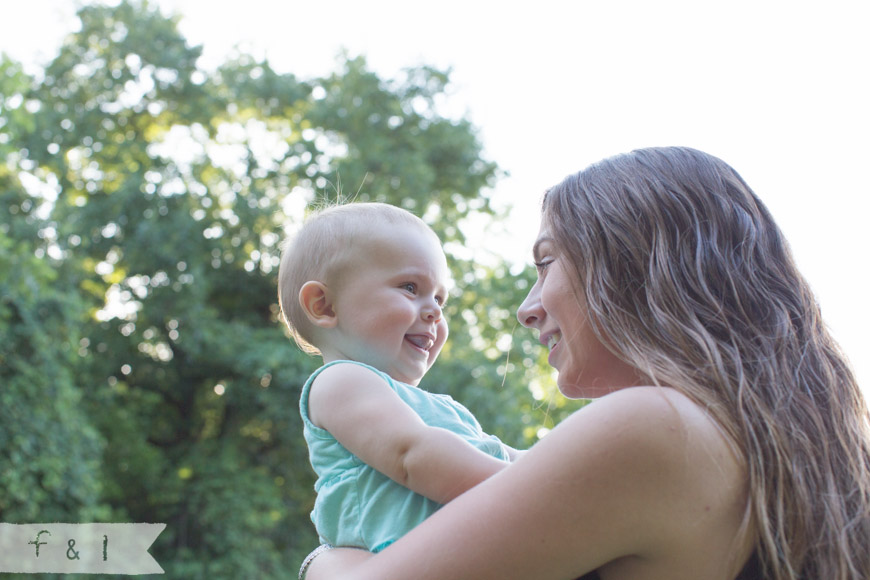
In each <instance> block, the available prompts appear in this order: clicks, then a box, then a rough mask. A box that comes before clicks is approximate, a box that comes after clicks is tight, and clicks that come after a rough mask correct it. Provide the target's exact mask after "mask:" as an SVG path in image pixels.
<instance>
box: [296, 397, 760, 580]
mask: <svg viewBox="0 0 870 580" xmlns="http://www.w3.org/2000/svg"><path fill="white" fill-rule="evenodd" d="M687 407H691V409H690V411H689V412H688V413H687V412H685V409H686V408H687ZM721 437H722V436H721V434H719V433H718V430H717V429H716V428H715V426H714V425H713V424H712V422H710V420H709V419H708V418H706V417H705V416H704V414H703V411H700V410H698V409H697V407H694V404H693V403H691V402H689V401H688V399H685V398H684V397H682V395H678V394H675V392H674V391H671V390H670V389H658V388H647V387H638V388H631V389H625V390H624V391H619V392H616V393H613V394H611V395H608V396H606V397H604V398H602V399H600V400H599V401H596V402H595V403H593V404H591V405H588V406H587V407H584V408H583V409H582V410H580V411H578V412H577V413H575V414H574V415H572V416H571V417H569V418H568V419H566V420H565V421H563V423H562V424H560V425H559V426H558V427H557V428H556V429H554V430H553V431H552V432H551V433H550V434H548V435H547V436H546V437H545V438H544V439H543V440H541V441H540V442H539V443H538V444H537V445H536V446H534V447H533V448H532V449H530V450H529V452H528V453H527V454H526V455H525V456H524V457H523V458H522V460H520V461H518V462H516V463H513V464H511V465H510V466H509V467H508V468H506V469H505V470H503V471H501V472H500V473H498V474H496V475H494V476H493V477H491V478H490V479H488V480H486V481H485V482H483V483H481V484H480V485H478V486H477V487H475V488H473V489H471V490H470V491H468V492H466V493H465V494H463V495H461V496H460V497H458V498H456V499H455V500H454V501H452V502H451V503H449V504H448V505H446V506H444V507H443V508H442V509H441V510H439V511H438V512H436V513H435V514H434V515H432V516H431V517H430V518H428V519H427V520H426V521H425V522H423V523H422V524H420V525H419V526H417V527H416V528H415V529H414V530H412V531H411V532H410V533H408V534H407V535H406V536H404V537H403V538H401V539H399V540H398V541H397V542H396V543H394V544H393V545H391V546H390V547H388V548H387V549H385V550H384V551H383V552H380V553H378V554H376V555H374V556H372V557H371V558H369V559H366V560H364V561H362V562H356V563H353V564H352V565H347V566H345V567H342V564H341V562H336V561H335V560H328V559H324V560H323V562H320V563H318V562H316V560H315V563H314V565H313V566H312V568H311V572H310V574H309V578H308V580H331V579H338V578H341V579H343V580H347V579H353V580H391V579H395V580H403V579H406V578H415V579H416V580H442V579H444V578H450V579H452V580H461V579H469V580H471V579H474V580H487V579H493V580H495V579H498V580H504V579H511V578H516V579H524V580H525V579H528V578H536V579H538V580H548V579H553V580H556V579H565V578H576V577H578V576H582V575H583V574H586V573H589V572H591V571H593V570H597V569H602V568H611V569H615V568H617V567H621V568H622V570H623V572H622V573H621V574H620V576H621V577H641V576H642V577H650V578H701V577H704V578H716V577H719V576H718V573H717V574H713V573H711V572H710V571H711V570H717V569H719V570H720V571H721V570H725V569H727V568H729V567H730V566H732V565H736V564H734V563H729V560H728V558H733V549H732V548H733V546H734V538H735V535H736V530H737V529H739V526H740V522H741V517H742V515H743V513H744V512H743V506H744V505H745V503H744V504H741V503H740V501H737V500H735V499H734V498H737V499H743V496H742V495H741V493H740V492H738V491H735V489H736V488H735V485H734V482H735V481H742V479H741V477H739V476H736V475H735V470H734V469H733V466H734V465H735V463H734V461H733V458H732V459H729V458H728V457H725V455H726V454H727V450H728V446H727V444H726V443H724V440H723V439H722V438H721ZM737 487H739V486H737ZM740 489H742V488H740ZM326 555H329V554H326ZM320 564H323V566H324V567H323V568H319V567H318V566H319V565H320ZM327 565H328V566H329V568H328V569H327V568H326V566H327ZM651 571H652V572H651ZM735 573H736V572H735ZM725 574H727V572H726V573H725ZM721 577H723V578H725V577H727V576H726V575H724V574H723V576H721ZM732 577H733V576H732Z"/></svg>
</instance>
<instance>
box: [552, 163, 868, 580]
mask: <svg viewBox="0 0 870 580" xmlns="http://www.w3.org/2000/svg"><path fill="white" fill-rule="evenodd" d="M543 217H544V220H545V223H546V224H547V225H548V226H549V228H550V231H551V233H552V235H553V236H554V239H555V241H556V245H557V251H559V252H561V253H562V255H563V256H565V257H566V258H567V259H568V261H569V262H570V263H571V265H572V267H573V268H575V269H576V274H577V282H578V287H577V290H578V291H579V292H582V293H583V295H584V296H585V299H586V302H587V305H588V308H589V312H590V318H591V321H592V324H593V326H594V328H595V331H596V333H597V334H598V335H599V338H601V339H602V340H603V341H604V342H605V344H608V345H610V347H611V348H612V349H613V350H614V352H615V353H616V354H617V355H618V356H620V357H622V358H623V359H624V360H626V361H627V362H628V363H630V364H632V365H633V366H634V367H636V368H637V369H639V370H640V371H641V372H642V373H643V374H645V375H646V376H648V377H651V378H652V379H653V381H654V382H655V383H657V384H660V385H667V386H670V387H673V388H675V389H677V390H679V391H681V392H683V393H684V394H686V395H687V396H689V397H690V398H692V399H693V400H695V401H696V402H697V403H698V404H700V405H702V406H703V407H705V408H707V409H708V410H709V412H710V414H711V416H713V417H714V419H715V420H716V421H717V422H718V424H719V425H720V426H721V428H722V429H723V430H724V431H725V432H726V433H727V434H728V435H729V436H730V438H731V440H732V441H733V443H734V445H735V446H736V448H737V449H738V450H739V451H740V454H741V455H742V457H743V458H744V460H745V463H746V465H747V468H748V474H749V493H750V498H749V504H750V505H749V506H748V514H747V520H746V525H751V526H752V528H753V529H752V530H751V532H752V533H753V534H754V536H755V537H756V538H757V540H756V551H755V557H756V558H757V561H758V563H759V564H760V567H761V569H762V572H761V573H762V574H763V578H767V579H771V580H821V579H824V580H867V579H868V578H870V413H868V408H867V403H866V401H865V399H864V398H863V396H862V394H861V391H860V389H859V387H858V384H857V382H856V379H855V377H854V375H853V372H852V371H851V369H850V366H849V364H848V362H847V361H846V359H845V357H844V356H843V354H842V353H841V351H840V350H839V348H838V346H837V344H836V343H835V341H834V340H833V339H832V338H831V336H830V334H829V333H828V330H827V328H826V327H825V324H824V323H823V321H822V318H821V314H820V310H819V307H818V305H817V303H816V300H815V298H814V296H813V294H812V292H811V290H810V288H809V285H808V284H807V282H806V281H805V280H804V278H803V277H802V276H801V274H800V273H799V272H798V270H797V267H796V266H795V263H794V260H793V259H792V256H791V251H790V249H789V247H788V245H787V243H786V241H785V239H784V237H783V235H782V233H781V232H780V230H779V228H778V227H777V225H776V224H775V222H774V220H773V218H772V217H771V215H770V213H769V211H768V210H767V208H766V207H765V206H764V204H763V203H762V202H761V200H760V199H759V198H758V197H757V196H756V195H755V194H754V193H753V192H752V190H751V189H750V188H749V186H748V185H747V184H746V183H745V182H744V180H743V179H742V178H741V177H740V175H738V174H737V172H736V171H735V170H734V169H732V168H731V167H730V166H729V165H727V164H726V163H724V162H723V161H721V160H720V159H718V158H716V157H713V156H711V155H708V154H706V153H703V152H700V151H697V150H694V149H690V148H682V147H667V148H650V149H641V150H637V151H633V152H631V153H627V154H623V155H618V156H615V157H612V158H608V159H605V160H603V161H601V162H599V163H597V164H594V165H592V166H590V167H588V168H587V169H585V170H583V171H581V172H579V173H577V174H575V175H571V176H569V177H567V178H566V179H565V180H564V181H563V182H562V183H560V184H559V185H557V186H555V187H553V188H552V189H550V190H549V191H548V192H547V194H546V196H545V198H544V209H543Z"/></svg>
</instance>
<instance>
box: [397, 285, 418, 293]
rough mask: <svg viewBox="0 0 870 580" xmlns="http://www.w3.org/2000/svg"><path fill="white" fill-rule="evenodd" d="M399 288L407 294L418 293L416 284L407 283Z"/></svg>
mask: <svg viewBox="0 0 870 580" xmlns="http://www.w3.org/2000/svg"><path fill="white" fill-rule="evenodd" d="M399 288H401V289H402V290H405V291H406V292H409V293H411V294H416V293H417V285H416V284H414V283H413V282H405V283H404V284H402V285H401V286H399Z"/></svg>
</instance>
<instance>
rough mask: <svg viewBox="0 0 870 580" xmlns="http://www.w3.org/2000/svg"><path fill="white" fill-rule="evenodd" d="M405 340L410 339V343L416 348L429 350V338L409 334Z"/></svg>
mask: <svg viewBox="0 0 870 580" xmlns="http://www.w3.org/2000/svg"><path fill="white" fill-rule="evenodd" d="M405 338H407V339H408V341H409V342H411V343H413V344H414V346H416V347H418V348H428V347H429V337H427V336H420V335H418V334H407V335H405Z"/></svg>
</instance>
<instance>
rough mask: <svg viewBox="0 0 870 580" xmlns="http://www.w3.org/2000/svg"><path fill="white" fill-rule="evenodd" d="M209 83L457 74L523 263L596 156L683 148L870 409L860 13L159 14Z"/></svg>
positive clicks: (580, 6)
mask: <svg viewBox="0 0 870 580" xmlns="http://www.w3.org/2000/svg"><path fill="white" fill-rule="evenodd" d="M4 4H5V5H4V6H3V10H2V14H3V18H2V19H0V50H2V51H5V52H7V53H8V54H10V55H11V56H13V57H14V58H17V59H19V60H25V61H32V60H33V59H37V61H42V62H44V61H45V60H46V59H49V58H50V57H52V56H53V55H54V53H55V51H56V49H57V45H58V43H59V41H60V39H61V38H62V37H63V36H64V35H65V34H66V33H68V32H69V31H70V30H72V26H73V20H72V16H73V14H74V4H75V2H72V1H70V0H27V2H17V3H15V4H14V5H13V4H12V3H11V2H4ZM157 4H159V5H160V6H162V7H165V8H166V9H169V10H178V11H180V12H181V14H182V15H183V20H182V23H181V30H182V33H183V34H184V35H185V36H186V37H187V39H188V41H189V42H191V43H193V44H202V45H203V46H204V49H205V58H206V62H205V63H204V65H205V66H206V67H210V66H212V65H213V64H214V63H216V62H219V60H220V57H221V55H222V54H225V53H226V52H227V51H228V50H229V49H230V48H231V47H232V46H233V45H236V44H238V45H240V46H241V47H242V49H243V50H245V51H247V52H250V53H253V54H257V55H266V56H268V58H269V60H270V62H271V63H272V65H273V67H274V68H276V69H277V70H279V71H281V72H292V73H294V74H296V75H297V76H299V77H302V78H307V77H311V76H315V75H321V74H327V73H329V72H332V71H333V70H334V68H335V56H336V54H337V53H338V52H339V49H340V48H341V47H345V48H347V49H348V50H349V52H350V53H351V54H352V55H357V54H364V55H366V57H367V58H368V60H369V64H370V66H372V67H373V68H374V69H375V70H377V71H378V73H379V74H380V75H381V76H383V77H387V78H389V77H391V76H392V75H393V74H394V73H395V72H396V71H397V70H398V69H400V68H401V67H405V66H411V65H416V64H430V65H435V66H438V67H448V66H449V67H452V69H453V76H452V78H453V81H454V84H455V87H454V94H453V97H452V99H451V103H452V105H453V106H454V107H455V110H456V111H457V112H458V114H467V116H468V117H469V119H470V120H471V122H472V123H473V124H474V125H475V126H476V127H478V128H479V134H480V137H481V139H482V141H483V143H484V146H485V154H486V156H487V157H488V158H489V159H491V160H493V161H495V162H497V163H498V164H499V165H500V166H501V167H502V168H503V169H505V170H507V171H508V172H509V173H510V175H509V177H506V178H504V179H502V180H501V181H500V182H499V183H498V184H497V186H496V187H495V189H494V191H493V196H494V199H495V200H496V202H497V203H499V204H512V205H513V206H514V207H515V212H514V220H513V221H512V222H511V223H510V225H509V226H508V227H509V230H510V232H509V233H510V235H509V236H506V237H505V238H504V239H503V240H499V241H498V247H502V248H505V249H506V251H507V252H508V254H509V257H510V258H512V259H526V258H528V257H529V256H530V253H529V252H530V246H531V242H532V241H533V239H534V236H535V233H536V230H537V214H538V202H539V200H540V194H541V192H542V191H543V190H544V189H545V188H546V187H547V186H549V185H552V184H554V183H556V182H558V181H559V180H561V178H562V177H564V176H565V175H567V174H568V173H573V172H574V171H577V170H579V169H581V168H582V167H584V166H585V165H587V164H589V163H591V162H594V161H597V160H598V159H600V158H602V157H606V156H608V155H611V154H614V153H619V152H622V151H626V150H630V149H634V148H637V147H644V146H651V145H688V146H692V147H696V148H698V149H702V150H705V151H707V152H709V153H712V154H714V155H717V156H719V157H721V158H722V159H724V160H725V161H727V162H728V163H730V164H731V165H733V166H734V167H735V168H736V169H737V170H738V171H739V172H740V173H741V174H742V175H743V177H744V178H745V179H746V180H747V181H748V182H749V184H750V186H752V187H753V189H754V190H755V191H756V193H758V194H759V196H760V197H761V198H762V199H763V200H764V201H765V203H767V205H768V206H769V207H770V209H771V211H772V212H773V214H774V216H775V217H776V218H777V219H778V221H779V224H780V226H781V227H782V229H783V230H784V231H785V234H786V236H787V238H788V239H789V240H790V242H791V244H792V249H793V251H794V254H795V257H796V259H797V262H798V265H799V266H800V267H801V269H802V270H803V272H804V274H805V275H806V277H807V278H808V279H809V281H810V283H811V285H812V286H813V288H814V290H815V292H816V294H817V297H818V299H819V301H820V303H821V305H822V310H823V313H824V315H825V317H826V319H827V321H828V323H829V325H830V327H831V329H832V332H833V333H834V336H835V337H836V338H837V339H838V340H839V341H840V343H841V344H842V346H843V348H844V350H845V351H846V353H847V354H848V356H849V357H850V359H851V360H852V363H853V365H854V367H855V369H856V371H857V373H858V376H859V381H860V382H861V384H862V385H863V386H864V389H865V392H868V393H870V357H868V354H870V348H868V347H870V339H868V336H867V332H866V330H865V329H867V328H868V327H870V314H868V308H867V305H866V302H867V296H868V290H867V286H868V282H870V276H868V271H867V270H868V268H867V265H868V257H867V250H868V249H870V244H868V242H867V238H866V237H865V235H866V230H867V229H868V228H870V224H868V223H867V217H866V216H867V210H868V207H870V201H868V199H870V185H868V179H867V176H866V174H867V168H868V167H870V106H868V103H870V76H868V73H870V34H868V33H867V30H868V29H870V16H868V13H870V10H868V9H867V7H866V3H865V2H864V1H863V0H828V1H827V2H824V3H820V2H808V1H804V0H790V1H781V0H774V1H764V0H728V1H725V0H719V1H718V2H715V3H714V2H707V1H702V0H683V1H678V0H661V1H650V0H630V1H619V0H607V1H600V0H595V1H580V0H576V1H574V2H566V1H565V0H536V1H534V2H511V1H509V0H500V1H495V0H477V1H475V0H440V1H439V2H437V3H416V2H408V1H406V0H365V1H359V0H306V1H304V2H303V1H299V0H245V2H242V3H239V2H232V3H230V2H219V1H215V0H158V1H157Z"/></svg>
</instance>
